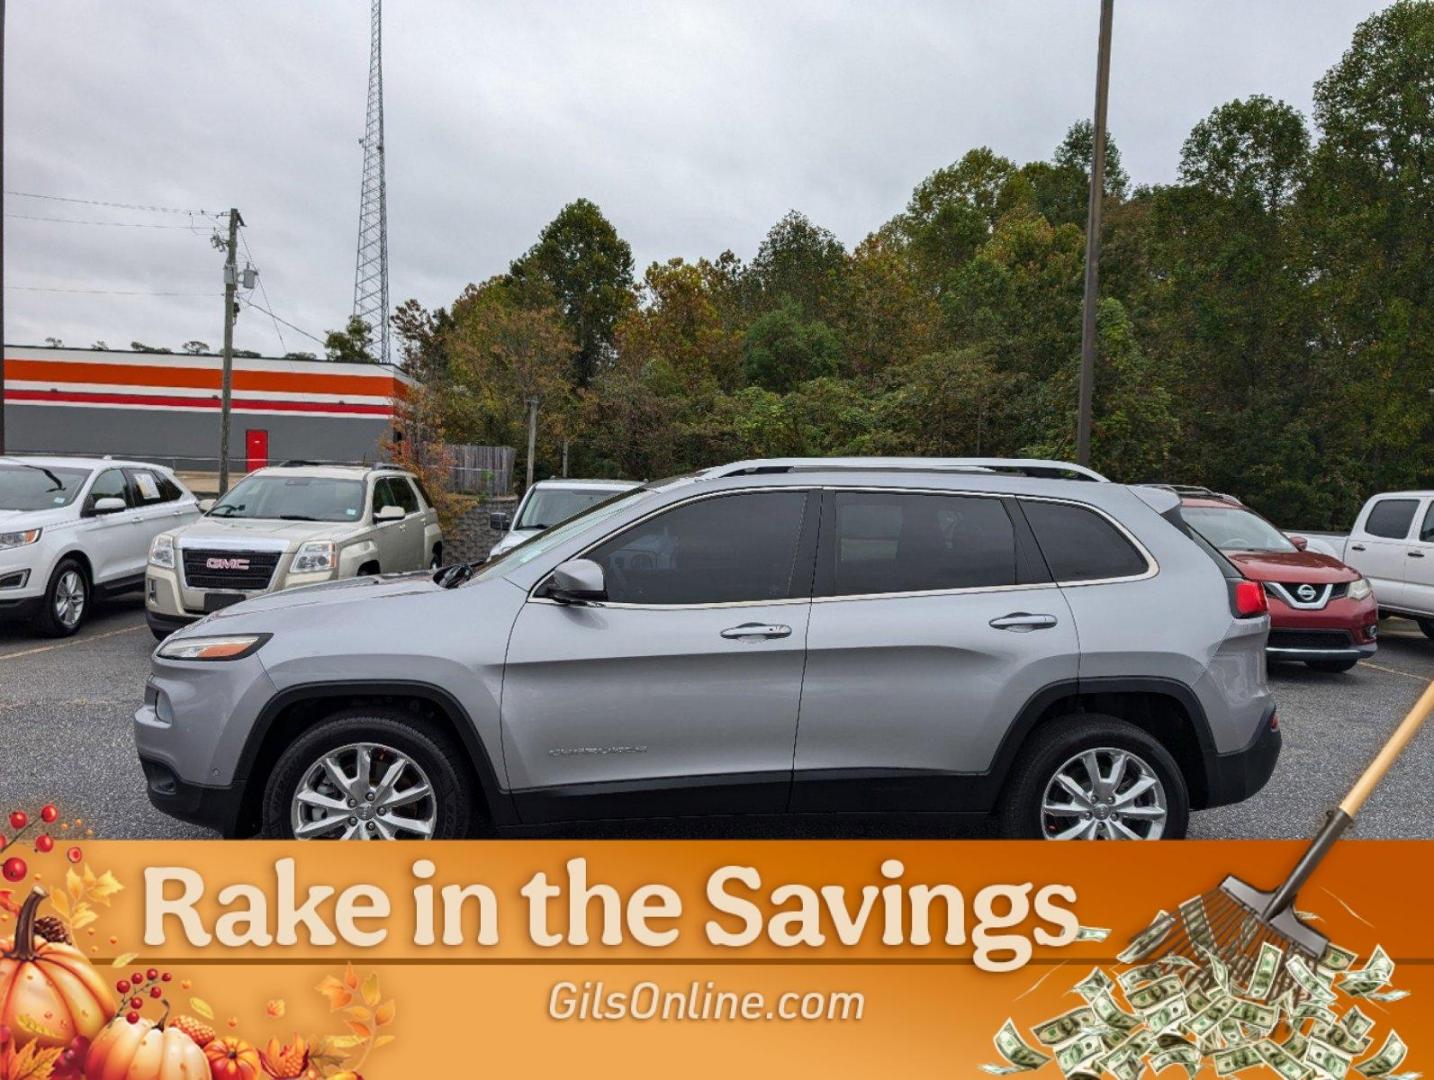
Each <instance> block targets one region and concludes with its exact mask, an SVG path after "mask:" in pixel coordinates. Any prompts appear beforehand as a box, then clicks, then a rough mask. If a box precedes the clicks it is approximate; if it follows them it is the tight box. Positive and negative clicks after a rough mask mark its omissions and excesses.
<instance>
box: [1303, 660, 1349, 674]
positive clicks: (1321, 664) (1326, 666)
mask: <svg viewBox="0 0 1434 1080" xmlns="http://www.w3.org/2000/svg"><path fill="white" fill-rule="evenodd" d="M1305 663H1306V664H1308V665H1309V666H1310V669H1311V670H1312V671H1323V672H1325V673H1326V674H1329V675H1338V674H1339V673H1340V672H1342V671H1348V670H1349V669H1350V668H1352V667H1354V665H1355V664H1357V663H1359V658H1358V657H1355V658H1354V659H1353V660H1306V661H1305Z"/></svg>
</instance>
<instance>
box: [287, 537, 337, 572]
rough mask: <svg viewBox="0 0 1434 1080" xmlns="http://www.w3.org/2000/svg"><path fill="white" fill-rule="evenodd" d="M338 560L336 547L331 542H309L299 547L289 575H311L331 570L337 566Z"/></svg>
mask: <svg viewBox="0 0 1434 1080" xmlns="http://www.w3.org/2000/svg"><path fill="white" fill-rule="evenodd" d="M338 559H339V556H338V547H337V545H335V544H334V542H333V541H332V540H310V541H309V542H308V543H307V544H303V545H301V546H300V547H299V550H298V553H297V554H296V555H295V556H294V562H293V565H291V566H290V567H289V573H291V574H312V573H315V572H316V571H319V570H332V569H333V568H334V567H335V566H337V565H338Z"/></svg>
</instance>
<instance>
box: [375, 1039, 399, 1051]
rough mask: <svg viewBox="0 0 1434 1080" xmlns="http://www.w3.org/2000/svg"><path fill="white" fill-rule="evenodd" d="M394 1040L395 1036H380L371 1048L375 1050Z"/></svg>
mask: <svg viewBox="0 0 1434 1080" xmlns="http://www.w3.org/2000/svg"><path fill="white" fill-rule="evenodd" d="M396 1038H398V1036H397V1035H380V1036H379V1037H378V1038H377V1039H375V1040H374V1041H373V1048H374V1049H375V1050H377V1049H378V1048H379V1047H380V1046H387V1045H388V1044H389V1043H391V1042H393V1040H394V1039H396Z"/></svg>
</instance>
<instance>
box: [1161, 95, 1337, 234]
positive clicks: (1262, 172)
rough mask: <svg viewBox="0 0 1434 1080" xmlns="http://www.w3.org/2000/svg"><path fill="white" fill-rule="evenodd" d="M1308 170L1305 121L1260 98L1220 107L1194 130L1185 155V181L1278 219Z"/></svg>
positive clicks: (1280, 104) (1182, 169)
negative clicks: (1276, 216) (1279, 213)
mask: <svg viewBox="0 0 1434 1080" xmlns="http://www.w3.org/2000/svg"><path fill="white" fill-rule="evenodd" d="M1308 165H1309V132H1308V130H1307V129H1306V127H1305V121H1304V117H1303V116H1301V115H1300V114H1299V113H1298V112H1296V111H1295V110H1294V109H1292V108H1290V107H1289V106H1288V105H1286V104H1285V103H1284V102H1283V101H1275V100H1273V99H1272V98H1268V97H1265V96H1264V95H1262V94H1256V95H1254V96H1253V97H1249V98H1246V99H1244V100H1243V101H1240V100H1236V101H1231V102H1229V103H1227V104H1225V105H1221V106H1220V107H1219V108H1217V109H1216V110H1215V111H1214V112H1212V113H1211V114H1210V115H1209V116H1207V117H1206V118H1205V119H1204V120H1201V121H1200V122H1199V123H1198V124H1196V125H1195V127H1194V129H1193V130H1192V131H1191V132H1190V136H1189V138H1187V139H1186V140H1185V145H1184V147H1183V148H1182V149H1181V152H1180V180H1181V182H1182V183H1184V184H1187V185H1189V186H1191V187H1195V188H1199V189H1201V190H1202V191H1204V192H1207V193H1208V194H1210V195H1214V196H1218V197H1221V198H1225V199H1231V200H1234V201H1236V202H1237V203H1247V202H1249V201H1254V202H1255V203H1256V204H1258V205H1259V206H1260V207H1261V208H1262V209H1263V210H1264V211H1265V212H1267V213H1269V214H1274V213H1277V212H1279V211H1280V210H1283V209H1284V208H1285V207H1287V206H1288V205H1289V204H1290V202H1291V201H1292V200H1293V199H1294V196H1295V195H1296V193H1297V192H1299V190H1300V189H1301V188H1302V187H1303V185H1304V181H1305V176H1306V172H1307V169H1308Z"/></svg>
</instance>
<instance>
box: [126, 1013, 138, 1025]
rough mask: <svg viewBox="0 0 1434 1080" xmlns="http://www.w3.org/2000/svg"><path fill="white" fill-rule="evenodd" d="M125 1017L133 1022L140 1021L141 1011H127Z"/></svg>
mask: <svg viewBox="0 0 1434 1080" xmlns="http://www.w3.org/2000/svg"><path fill="white" fill-rule="evenodd" d="M124 1018H125V1019H126V1020H128V1021H129V1022H130V1023H131V1024H138V1023H139V1013H137V1012H127V1013H125V1014H124Z"/></svg>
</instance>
